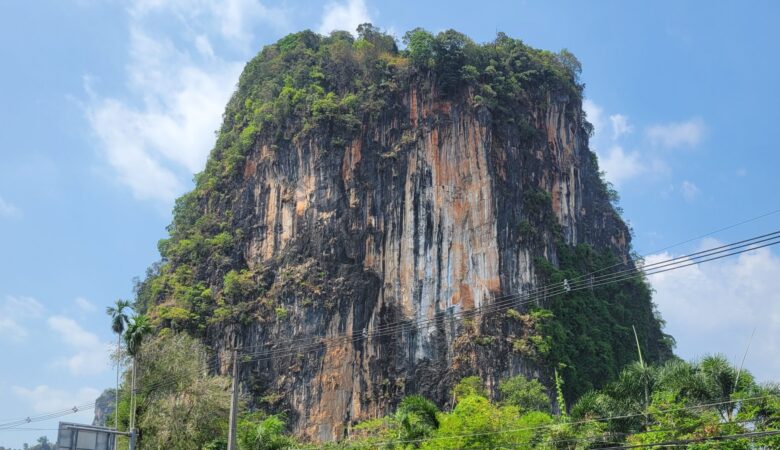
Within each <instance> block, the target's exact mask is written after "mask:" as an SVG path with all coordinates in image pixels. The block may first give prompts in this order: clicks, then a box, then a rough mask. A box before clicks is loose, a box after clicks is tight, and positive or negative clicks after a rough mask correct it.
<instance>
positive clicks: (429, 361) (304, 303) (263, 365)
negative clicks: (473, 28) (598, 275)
mask: <svg viewBox="0 0 780 450" xmlns="http://www.w3.org/2000/svg"><path fill="white" fill-rule="evenodd" d="M369 31H370V32H367V31H366V29H364V30H362V31H361V37H360V38H359V39H358V40H357V41H353V40H352V39H351V38H350V37H348V36H345V35H343V34H341V35H339V34H335V35H333V36H331V37H330V38H322V37H319V36H316V35H313V34H311V33H308V34H307V33H302V34H298V35H293V36H294V37H295V40H294V42H293V41H291V38H290V37H288V38H285V39H283V40H282V41H280V42H279V43H278V44H276V45H274V46H271V47H269V48H267V49H266V50H264V51H263V53H261V55H259V56H258V58H257V59H256V60H255V61H253V62H252V63H250V64H249V65H248V66H247V69H246V71H245V74H244V75H243V76H242V80H241V83H240V84H239V90H238V92H237V94H236V95H235V96H234V98H233V100H232V101H231V104H230V105H229V106H228V110H227V112H226V114H225V125H224V126H223V129H222V135H221V137H220V140H218V142H217V148H216V149H215V151H214V154H213V155H212V160H211V161H210V162H209V166H208V167H207V170H206V172H204V174H203V175H200V176H199V179H198V188H197V189H196V190H195V191H194V192H193V193H192V194H189V195H188V196H187V197H185V198H183V199H182V200H181V201H180V202H179V204H178V205H177V211H176V218H175V219H174V224H173V225H172V226H171V234H172V238H171V239H170V240H168V241H165V242H163V243H161V251H162V253H163V256H164V260H163V263H162V264H161V265H159V266H158V267H157V268H156V271H152V272H151V273H150V278H149V279H148V280H147V281H146V282H145V283H144V284H142V285H141V289H139V292H140V294H139V300H140V301H142V302H145V304H146V305H147V307H148V308H149V310H150V314H151V315H152V316H153V317H154V318H155V319H156V320H157V323H158V325H159V326H160V327H161V328H166V327H170V328H174V329H186V330H190V331H191V332H193V333H197V334H199V335H201V336H202V337H203V338H204V339H205V340H206V341H207V342H208V343H209V344H210V345H211V346H212V347H213V348H214V350H215V351H216V356H215V357H216V358H217V359H219V360H226V359H228V358H229V354H230V348H231V347H232V346H238V347H239V348H241V349H242V351H243V353H244V356H243V360H244V362H243V363H242V364H241V369H240V373H241V380H242V384H241V389H242V392H243V393H244V394H245V395H246V396H247V398H248V399H249V401H250V404H251V405H252V406H254V407H263V408H268V409H271V410H284V411H287V414H288V417H289V418H290V419H291V421H292V424H293V425H292V426H293V428H294V430H295V431H296V432H297V433H298V434H300V435H303V436H306V437H310V438H314V439H321V440H331V439H336V438H339V437H342V436H343V435H344V434H345V433H346V432H347V430H348V428H349V426H350V425H351V424H354V423H355V422H357V421H360V420H365V419H368V418H372V417H376V416H378V415H381V414H384V413H386V412H388V411H389V410H390V409H391V408H392V407H393V406H394V405H395V404H396V403H397V402H398V401H399V400H400V399H401V398H402V397H403V396H404V395H408V394H413V393H420V394H424V395H426V396H428V397H429V398H431V399H433V400H434V401H436V402H437V403H439V404H445V403H447V402H449V401H450V394H449V392H450V389H451V387H452V386H453V384H454V383H456V382H457V381H458V380H459V379H460V378H461V377H463V376H467V375H472V374H478V375H480V376H481V377H482V378H483V379H484V380H485V381H486V384H487V386H488V387H489V388H490V389H494V388H495V386H497V383H498V380H499V379H500V378H503V377H506V376H510V375H516V374H518V373H522V374H525V375H527V376H530V377H536V378H540V379H542V380H543V381H545V382H548V383H549V378H550V370H551V367H553V366H554V365H555V364H557V363H559V362H561V361H554V360H552V359H553V358H551V357H550V355H551V354H554V353H550V350H549V349H547V348H545V345H547V346H549V345H550V344H551V343H552V344H553V345H555V343H556V342H555V341H550V340H549V339H548V338H547V337H545V335H544V328H543V327H542V326H541V325H540V321H539V320H538V318H536V316H533V315H530V314H529V312H530V311H532V310H537V309H539V308H546V307H547V305H546V302H547V301H548V299H547V298H546V297H545V296H543V295H541V294H539V293H537V291H536V290H535V289H538V288H539V287H540V286H541V285H543V284H545V283H546V282H548V281H549V280H550V279H551V278H546V277H545V276H543V274H542V273H541V272H540V267H539V265H540V264H545V265H549V266H551V267H558V266H559V249H560V248H575V247H577V246H581V245H583V244H587V245H588V246H589V247H590V248H592V249H595V250H597V251H598V252H606V253H609V254H611V255H614V256H615V257H616V261H617V262H618V263H619V264H621V265H623V266H622V267H626V266H625V265H630V264H632V263H631V262H630V259H629V251H630V246H629V240H630V235H629V232H628V229H627V227H626V226H625V224H624V223H623V222H622V220H621V219H620V217H619V215H618V214H617V213H616V212H615V210H614V208H613V206H612V205H611V203H610V200H609V198H608V192H607V189H606V186H605V184H604V183H603V181H601V179H600V177H599V173H598V165H597V163H596V161H595V156H594V155H593V153H592V152H591V151H590V150H589V149H588V130H589V125H588V124H587V122H586V121H585V118H584V114H583V113H582V109H581V97H580V95H579V87H578V86H577V85H576V81H575V80H576V78H575V74H572V73H570V72H566V71H564V70H563V69H564V68H566V67H567V66H565V65H564V64H563V62H561V61H562V60H561V59H560V58H559V57H558V59H556V58H553V57H550V58H551V59H550V60H549V61H550V63H549V64H557V66H555V65H554V66H553V68H554V69H555V68H557V69H556V70H560V73H563V74H564V75H560V76H558V78H557V80H558V81H556V82H551V81H549V79H548V80H547V81H544V80H542V81H539V80H535V79H532V78H528V80H531V81H522V83H524V86H523V88H522V89H523V91H522V93H518V92H515V91H513V93H502V92H499V91H498V89H497V88H495V86H496V82H493V84H492V85H491V84H490V83H489V82H490V81H491V80H494V79H495V78H497V77H493V78H491V79H490V80H488V82H485V81H484V80H486V77H487V76H488V74H491V73H493V72H496V71H498V72H499V73H500V74H503V76H504V78H508V77H510V75H511V76H514V75H516V74H521V73H523V71H524V70H525V71H526V72H527V71H531V70H539V71H541V70H542V69H540V68H537V69H534V68H533V67H524V68H523V67H521V68H519V69H518V68H517V67H514V68H513V67H508V66H507V64H508V65H509V66H511V61H510V62H504V63H503V64H504V65H502V63H499V62H496V61H492V60H490V58H487V59H485V61H488V62H480V63H479V64H477V65H474V66H470V65H468V64H467V63H469V62H470V60H469V59H468V58H469V56H468V49H469V48H471V47H469V46H473V48H476V49H478V50H480V51H485V49H486V48H488V49H489V48H490V45H493V47H494V48H495V47H498V46H500V45H509V43H513V45H515V46H518V47H516V48H521V49H523V50H524V51H525V52H527V53H528V54H529V55H531V56H533V55H545V54H546V53H544V52H538V51H535V50H532V49H529V48H528V47H525V46H522V44H521V43H519V42H518V41H514V40H509V39H508V38H506V37H504V36H500V37H499V39H497V41H496V43H492V44H486V45H485V46H476V44H472V43H470V41H467V40H465V41H464V42H462V43H460V47H461V48H462V49H465V50H464V54H466V56H464V57H463V58H464V59H463V60H462V61H460V62H459V66H458V67H457V69H458V71H457V73H458V76H459V77H460V78H458V80H457V82H455V83H454V84H453V83H449V84H448V83H447V82H446V81H447V78H446V76H447V73H444V72H443V71H444V70H445V69H442V67H447V66H446V64H445V63H446V62H447V61H448V60H446V58H445V57H446V56H447V54H446V53H445V52H446V51H447V49H448V48H450V47H446V46H445V45H444V44H442V43H440V40H441V39H442V37H441V35H440V36H438V37H436V38H433V37H432V38H433V39H434V40H433V41H432V42H433V43H432V44H431V48H432V54H431V56H430V57H429V58H430V59H429V60H428V61H429V62H427V63H425V64H423V63H416V62H415V56H416V55H415V54H414V53H413V52H414V51H415V47H414V45H412V44H413V42H412V44H410V46H409V49H410V50H408V51H407V52H406V53H399V52H398V51H397V50H396V49H395V46H394V45H392V44H389V43H388V41H387V40H386V36H384V35H381V34H371V33H376V31H375V30H373V29H371V30H369ZM458 36H460V37H461V38H463V37H462V36H461V35H458ZM417 37H420V36H417ZM464 39H465V38H464ZM340 40H342V41H344V42H346V43H347V44H345V45H346V47H347V48H349V49H352V50H351V51H352V53H350V54H349V55H351V56H350V57H351V58H353V60H352V62H353V63H354V67H356V68H357V69H355V70H356V71H357V72H356V73H359V72H360V70H361V67H363V66H364V65H369V67H371V66H370V64H376V65H382V61H385V62H384V65H383V66H382V67H383V69H382V70H384V71H386V72H387V73H389V75H387V74H385V75H376V74H374V75H370V76H379V77H380V79H379V80H375V79H373V78H370V77H369V81H370V82H365V83H363V84H360V85H358V86H355V85H354V84H351V83H353V81H348V82H346V83H347V84H342V85H339V82H338V80H337V76H338V70H341V69H340V68H339V67H334V66H330V65H328V64H329V62H332V61H331V60H332V59H335V56H334V55H335V54H336V53H335V52H336V46H337V44H338V43H339V42H340ZM502 40H503V41H502ZM291 42H292V44H291ZM360 42H368V43H369V44H371V45H372V47H371V48H370V49H373V51H375V52H376V54H375V55H373V58H374V59H368V60H367V61H364V60H361V59H360V58H371V57H372V56H371V55H370V54H369V55H368V56H365V55H363V54H362V53H360V51H361V50H360V48H362V47H361V46H360V45H359V44H360ZM437 43H439V44H437ZM326 45H329V46H330V47H328V49H327V51H325V50H323V48H324V47H326ZM436 45H439V47H436ZM382 46H384V47H382ZM290 48H292V49H298V48H304V49H308V50H311V51H312V52H314V51H316V52H317V53H316V54H317V55H320V54H324V55H325V56H324V57H323V58H324V59H320V60H317V61H319V62H318V63H317V64H319V65H317V64H313V63H311V62H308V63H307V71H309V72H310V73H309V75H307V76H308V77H310V78H313V79H317V78H318V76H317V75H311V73H313V72H314V71H315V69H313V68H311V67H322V68H324V69H323V70H325V73H324V74H321V75H322V77H324V79H325V81H320V82H318V84H317V85H318V86H321V87H322V92H318V94H317V96H316V97H315V99H314V100H312V99H311V97H305V98H304V99H303V100H300V99H299V103H297V104H296V103H294V101H293V100H289V99H290V98H295V95H296V93H289V92H288V93H287V96H288V97H287V98H286V99H284V101H285V102H288V103H289V104H288V106H289V105H293V106H292V108H293V109H294V112H288V113H286V114H287V115H286V116H285V117H283V118H282V119H280V117H279V115H280V114H282V113H280V112H279V111H277V110H276V109H270V107H268V106H267V105H270V104H273V105H275V106H274V108H276V107H278V106H279V98H281V97H283V96H284V95H285V94H284V90H285V89H287V87H290V88H291V89H293V88H294V89H299V91H301V90H302V91H303V92H311V91H310V90H309V88H304V87H302V85H301V84H300V83H298V82H297V81H292V82H291V81H289V79H288V80H287V81H284V82H279V83H278V85H277V87H276V89H270V93H269V92H266V91H267V88H266V87H265V86H267V83H266V81H265V80H266V79H270V78H271V75H269V73H271V71H276V72H284V71H285V70H290V73H289V74H288V75H290V76H292V77H296V76H297V75H295V73H293V72H292V70H291V69H289V67H291V66H289V65H288V66H283V67H287V69H284V68H280V67H279V65H278V64H277V65H273V64H271V63H272V62H274V61H276V62H277V63H278V61H280V60H281V61H289V60H290V58H291V57H290V56H288V55H286V54H285V51H293V50H289V49H290ZM355 49H357V50H355ZM377 49H379V50H377ZM380 50H381V51H380ZM304 53H305V52H304ZM388 55H390V56H388ZM550 55H551V54H550ZM310 56H311V55H310ZM450 56H451V55H450ZM391 57H392V58H396V59H397V60H391ZM300 58H304V57H303V56H301V57H300ZM328 58H330V59H328ZM404 60H406V62H404ZM296 61H298V60H296ZM323 61H324V62H323ZM480 61H482V60H480ZM545 61H547V60H542V62H540V63H538V64H547V62H545ZM564 62H565V61H564ZM426 64H427V65H426ZM480 64H481V65H480ZM488 64H489V67H490V68H488V67H486V65H488ZM527 64H530V65H533V64H534V62H533V60H532V59H531V62H527ZM517 65H519V63H517ZM465 66H469V67H473V68H474V69H475V70H476V71H477V75H476V81H474V78H473V77H471V78H470V77H468V76H466V75H463V74H464V73H467V72H468V71H470V70H471V69H467V70H463V67H465ZM296 67H297V66H296ZM329 68H330V69H329ZM491 68H492V69H491ZM342 69H343V68H342ZM521 69H522V70H521ZM550 70H552V69H550ZM276 75H278V74H274V76H275V77H276ZM282 75H284V73H282ZM356 76H357V75H356ZM491 76H492V75H491ZM533 76H535V75H533V74H531V75H528V77H533ZM546 76H548V77H553V76H552V75H546ZM383 77H384V78H383ZM518 77H519V75H518ZM277 78H279V77H276V78H274V79H277ZM518 79H519V78H518ZM553 79H554V80H555V79H556V78H554V77H553ZM334 80H336V81H334ZM388 80H390V81H393V80H394V81H395V82H396V83H395V84H394V85H392V86H390V87H387V86H386V84H387V82H388ZM561 80H563V81H561ZM308 83H310V84H311V83H312V81H308ZM383 83H385V84H383ZM518 83H520V81H518ZM556 83H557V84H556ZM371 85H373V86H375V87H377V86H379V87H383V89H384V90H381V89H379V88H377V91H379V90H381V93H380V94H377V93H376V92H373V91H370V92H369V91H367V89H368V90H370V89H371V87H370V86H371ZM486 85H487V86H488V88H490V86H493V89H492V91H494V92H493V94H494V95H495V97H494V100H493V102H492V103H491V98H490V97H489V96H488V95H489V94H490V92H487V88H486V87H485V86H486ZM518 89H519V88H518ZM326 92H327V93H334V97H335V98H334V99H332V100H333V102H332V103H334V104H335V105H336V106H335V109H333V110H328V109H327V108H325V107H322V108H320V107H318V105H319V103H317V102H318V101H325V100H323V99H327V98H329V97H328V94H326ZM355 92H356V93H357V94H356V96H357V100H356V101H357V102H359V104H358V106H351V105H350V104H348V103H349V102H348V101H347V100H345V99H349V95H352V94H351V93H355ZM307 95H308V94H307ZM502 95H503V96H506V97H502ZM511 95H514V97H511V98H513V99H514V100H511V102H510V101H509V100H506V98H510V96H511ZM377 98H381V102H375V103H371V100H372V99H374V100H375V99H377ZM349 101H351V100H349ZM301 104H304V105H308V106H305V107H303V108H302V109H301V106H300V105H301ZM345 104H346V105H347V106H345ZM323 111H324V112H323ZM269 116H272V118H270V119H269V118H268V117H269ZM345 116H347V117H345ZM246 117H250V119H246ZM263 117H265V118H263ZM247 130H249V131H247ZM231 152H233V153H231ZM236 155H237V156H236ZM198 236H199V237H198ZM198 239H200V241H198ZM198 245H201V247H198ZM198 248H199V249H198ZM193 249H195V250H193ZM155 283H157V285H155ZM161 286H163V287H161ZM165 286H167V287H165ZM193 289H194V290H196V291H197V292H196V293H195V294H192V292H191V291H192V290H193ZM640 294H641V295H640ZM640 294H638V295H636V296H634V297H632V298H629V299H628V300H625V303H626V304H627V305H628V307H629V308H637V309H638V310H642V311H645V312H648V314H645V315H644V316H643V317H645V319H643V320H644V322H643V323H638V324H636V325H638V327H639V328H640V329H641V330H643V331H642V333H643V336H644V337H645V338H646V339H647V341H648V342H647V345H648V347H650V348H649V349H648V350H647V351H648V353H650V354H654V355H660V354H662V353H663V352H664V351H665V349H664V347H663V344H662V343H661V337H662V335H661V334H660V328H659V326H658V322H657V321H655V319H654V318H653V315H652V306H651V303H650V300H649V296H647V295H645V294H642V293H640ZM491 305H499V306H501V308H500V310H498V311H493V309H494V308H491ZM509 308H511V309H512V311H513V313H512V314H513V315H509V316H508V315H507V314H506V312H507V310H508V309H509ZM495 309H498V308H495ZM469 312H475V313H474V314H471V313H469ZM554 312H555V311H554ZM623 325H624V326H628V327H629V328H630V325H631V323H628V324H623ZM592 326H594V327H599V326H604V324H599V323H593V324H592ZM571 339H578V336H572V337H571ZM666 350H668V349H666ZM618 353H619V354H618ZM624 353H627V352H626V351H622V350H621V351H620V352H617V353H616V354H615V355H613V356H612V357H613V359H616V360H620V361H624V360H627V359H628V358H630V356H627V355H626V354H624ZM603 381H605V380H594V381H593V383H594V384H598V383H600V382H603Z"/></svg>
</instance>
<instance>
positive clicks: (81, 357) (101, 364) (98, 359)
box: [47, 316, 111, 375]
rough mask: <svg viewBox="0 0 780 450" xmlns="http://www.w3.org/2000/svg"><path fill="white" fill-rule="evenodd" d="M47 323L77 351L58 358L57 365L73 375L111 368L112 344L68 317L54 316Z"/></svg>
mask: <svg viewBox="0 0 780 450" xmlns="http://www.w3.org/2000/svg"><path fill="white" fill-rule="evenodd" d="M47 323H48V325H49V328H50V329H51V330H52V331H54V332H55V333H57V334H58V335H59V338H60V340H61V341H62V342H63V343H65V344H66V345H67V346H68V347H70V348H71V349H72V350H73V351H74V352H75V353H73V354H72V355H70V356H68V357H64V358H60V359H58V360H56V361H55V365H56V366H58V367H65V368H66V369H68V371H70V373H72V374H73V375H89V374H97V373H101V372H103V371H105V370H106V369H108V368H109V364H108V362H109V361H108V356H109V352H110V348H111V344H108V343H105V342H101V341H100V338H98V336H97V335H96V334H94V333H91V332H89V331H87V330H85V329H84V328H82V327H81V325H79V324H78V323H77V322H76V321H75V320H73V319H70V318H68V317H63V316H52V317H49V319H48V320H47Z"/></svg>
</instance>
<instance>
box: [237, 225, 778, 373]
mask: <svg viewBox="0 0 780 450" xmlns="http://www.w3.org/2000/svg"><path fill="white" fill-rule="evenodd" d="M778 233H780V232H776V233H770V234H771V235H775V236H773V237H772V238H768V239H767V238H764V239H758V238H761V237H764V236H767V235H764V236H759V237H756V238H754V239H753V240H752V241H751V242H749V243H747V244H745V243H743V244H741V245H738V246H734V244H729V245H727V246H721V247H716V248H714V249H709V250H706V251H703V252H697V253H696V254H692V255H685V256H684V257H678V258H672V259H673V260H677V262H675V263H674V264H673V265H671V266H670V265H669V264H666V263H667V262H668V261H671V260H668V261H662V262H659V263H657V264H654V266H655V268H653V269H652V270H649V271H646V270H644V269H643V268H637V269H632V270H630V271H628V272H627V273H621V274H619V275H614V274H613V275H610V276H608V277H607V278H605V279H602V280H599V281H597V282H594V283H593V284H592V285H590V284H582V285H579V286H575V287H570V288H569V289H565V288H563V287H559V288H553V291H551V292H547V293H544V292H541V293H537V294H536V295H534V296H532V297H530V298H525V299H524V301H522V302H517V300H521V299H523V298H524V297H525V294H518V295H515V296H511V297H510V296H507V297H506V298H505V299H504V300H502V301H500V302H496V303H492V304H487V305H486V306H483V307H479V308H474V309H472V310H464V311H460V312H456V313H453V314H451V315H450V317H455V316H459V317H469V316H477V315H480V314H482V315H485V314H488V313H491V312H497V311H500V310H503V309H505V307H511V306H520V305H522V304H527V303H531V302H534V301H536V300H539V299H542V298H545V297H553V296H556V295H560V294H563V293H567V292H571V291H576V290H582V289H587V288H595V287H599V286H604V285H607V284H612V283H617V282H621V281H626V280H630V279H632V278H637V277H644V276H650V275H655V274H659V273H664V272H668V271H671V270H676V269H680V268H684V267H689V266H692V265H697V264H701V263H704V262H709V261H714V260H718V259H722V258H726V257H729V256H734V255H737V254H741V253H745V252H749V251H754V250H756V249H759V248H763V247H767V246H770V245H776V244H778V243H780V236H777V234H778ZM769 240H771V242H767V241H769ZM740 242H746V241H740ZM755 242H762V243H763V245H760V246H755V245H754V244H755ZM735 244H739V242H737V243H735ZM746 247H747V248H746ZM740 248H741V249H740ZM734 249H740V250H734ZM732 250H734V251H732ZM724 252H725V253H724ZM713 255H717V256H713ZM559 284H560V283H556V286H557V285H559ZM447 317H448V316H447V315H446V314H441V315H440V316H438V317H433V318H426V319H419V320H417V321H399V322H395V323H389V324H385V325H382V326H379V327H377V328H376V329H375V330H376V331H372V332H371V333H366V334H355V333H344V334H341V335H338V336H330V337H324V338H319V339H317V340H316V341H315V342H312V341H311V340H312V338H311V337H306V338H297V339H291V340H288V341H286V342H285V343H290V342H293V343H294V342H306V343H305V344H303V345H299V346H294V345H293V346H286V347H282V348H277V349H271V350H261V351H257V352H244V353H242V355H243V356H244V357H246V356H257V357H256V358H251V360H254V361H262V360H265V359H273V358H276V357H280V356H285V355H290V354H292V353H294V352H297V351H302V350H307V349H317V348H319V347H321V346H322V345H327V344H330V343H339V342H340V341H344V343H346V342H348V341H349V340H351V341H352V342H353V343H354V342H357V341H360V340H363V339H374V338H378V337H381V336H385V335H389V334H396V333H398V332H399V331H401V332H403V331H406V329H407V328H408V329H409V330H411V329H412V327H414V326H418V327H419V326H423V325H425V326H429V325H430V324H431V323H433V322H435V321H438V320H443V319H445V318H447ZM256 347H259V346H255V347H244V348H256Z"/></svg>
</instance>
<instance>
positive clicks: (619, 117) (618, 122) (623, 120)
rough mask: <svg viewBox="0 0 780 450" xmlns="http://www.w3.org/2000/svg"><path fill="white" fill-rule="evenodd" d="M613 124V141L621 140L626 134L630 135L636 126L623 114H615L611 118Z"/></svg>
mask: <svg viewBox="0 0 780 450" xmlns="http://www.w3.org/2000/svg"><path fill="white" fill-rule="evenodd" d="M609 121H610V122H611V123H612V140H613V141H616V140H618V139H620V137H621V136H623V135H624V134H630V133H631V132H632V131H634V126H633V125H631V124H630V123H629V122H628V117H627V116H624V115H623V114H613V115H611V116H609Z"/></svg>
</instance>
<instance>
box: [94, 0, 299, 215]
mask: <svg viewBox="0 0 780 450" xmlns="http://www.w3.org/2000/svg"><path fill="white" fill-rule="evenodd" d="M285 14H286V13H285V12H284V11H283V10H280V9H275V8H269V7H266V6H264V5H263V4H262V3H261V2H258V1H255V0H229V1H227V2H226V3H224V4H219V5H217V4H216V3H213V2H206V1H204V0H172V1H160V0H137V1H135V2H133V3H131V6H130V7H129V18H130V36H129V37H130V47H129V48H130V52H129V64H128V65H127V69H126V77H127V88H128V91H129V93H130V94H131V95H130V98H136V99H140V100H139V101H137V102H133V101H130V100H124V99H122V98H120V97H116V96H103V95H100V94H99V93H97V90H98V89H97V86H96V84H95V82H94V80H92V78H87V80H86V82H85V89H86V90H87V92H88V94H89V96H90V98H89V104H88V106H87V108H86V116H87V119H88V121H89V124H90V126H91V129H92V132H93V134H94V136H95V137H96V143H97V146H98V150H99V152H100V154H101V155H102V157H103V160H104V161H105V162H106V163H107V164H108V165H109V166H110V167H111V169H112V171H113V175H114V176H115V177H116V179H117V180H118V182H119V183H121V184H122V185H125V186H127V187H129V188H130V190H131V192H132V193H133V194H134V196H135V197H136V198H138V199H142V200H156V201H161V202H163V203H165V204H170V203H171V202H172V201H173V199H174V198H175V197H176V196H178V195H179V194H181V193H182V192H183V191H184V190H185V189H186V186H187V184H188V182H189V180H190V179H191V178H192V174H193V173H195V172H198V171H200V170H201V169H202V168H203V165H204V163H205V161H206V158H207V156H208V153H209V151H210V150H211V148H212V147H213V145H214V132H215V131H216V130H217V129H218V128H219V125H220V122H221V119H222V112H223V111H224V107H225V104H226V103H227V101H228V99H229V98H230V95H231V94H232V93H233V91H234V89H235V84H236V81H237V80H238V76H239V74H240V72H241V69H242V67H243V64H244V61H243V58H242V60H240V61H239V60H224V59H222V58H220V57H219V56H218V55H217V54H216V53H215V51H214V47H213V46H212V38H216V39H221V40H222V41H223V42H227V43H228V44H232V45H234V46H237V47H245V46H246V44H247V43H248V42H249V41H251V38H252V36H253V34H252V30H253V27H256V26H258V25H259V24H260V23H265V24H273V25H274V26H276V27H283V26H286V15H285ZM160 15H165V17H167V18H169V19H171V20H180V21H182V22H184V23H186V24H187V27H183V29H186V30H191V33H189V34H186V35H184V36H178V35H177V36H172V35H166V34H161V33H159V32H156V31H155V32H153V31H151V30H159V27H156V28H155V27H152V25H151V23H152V22H154V20H157V19H159V17H158V16H160Z"/></svg>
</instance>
